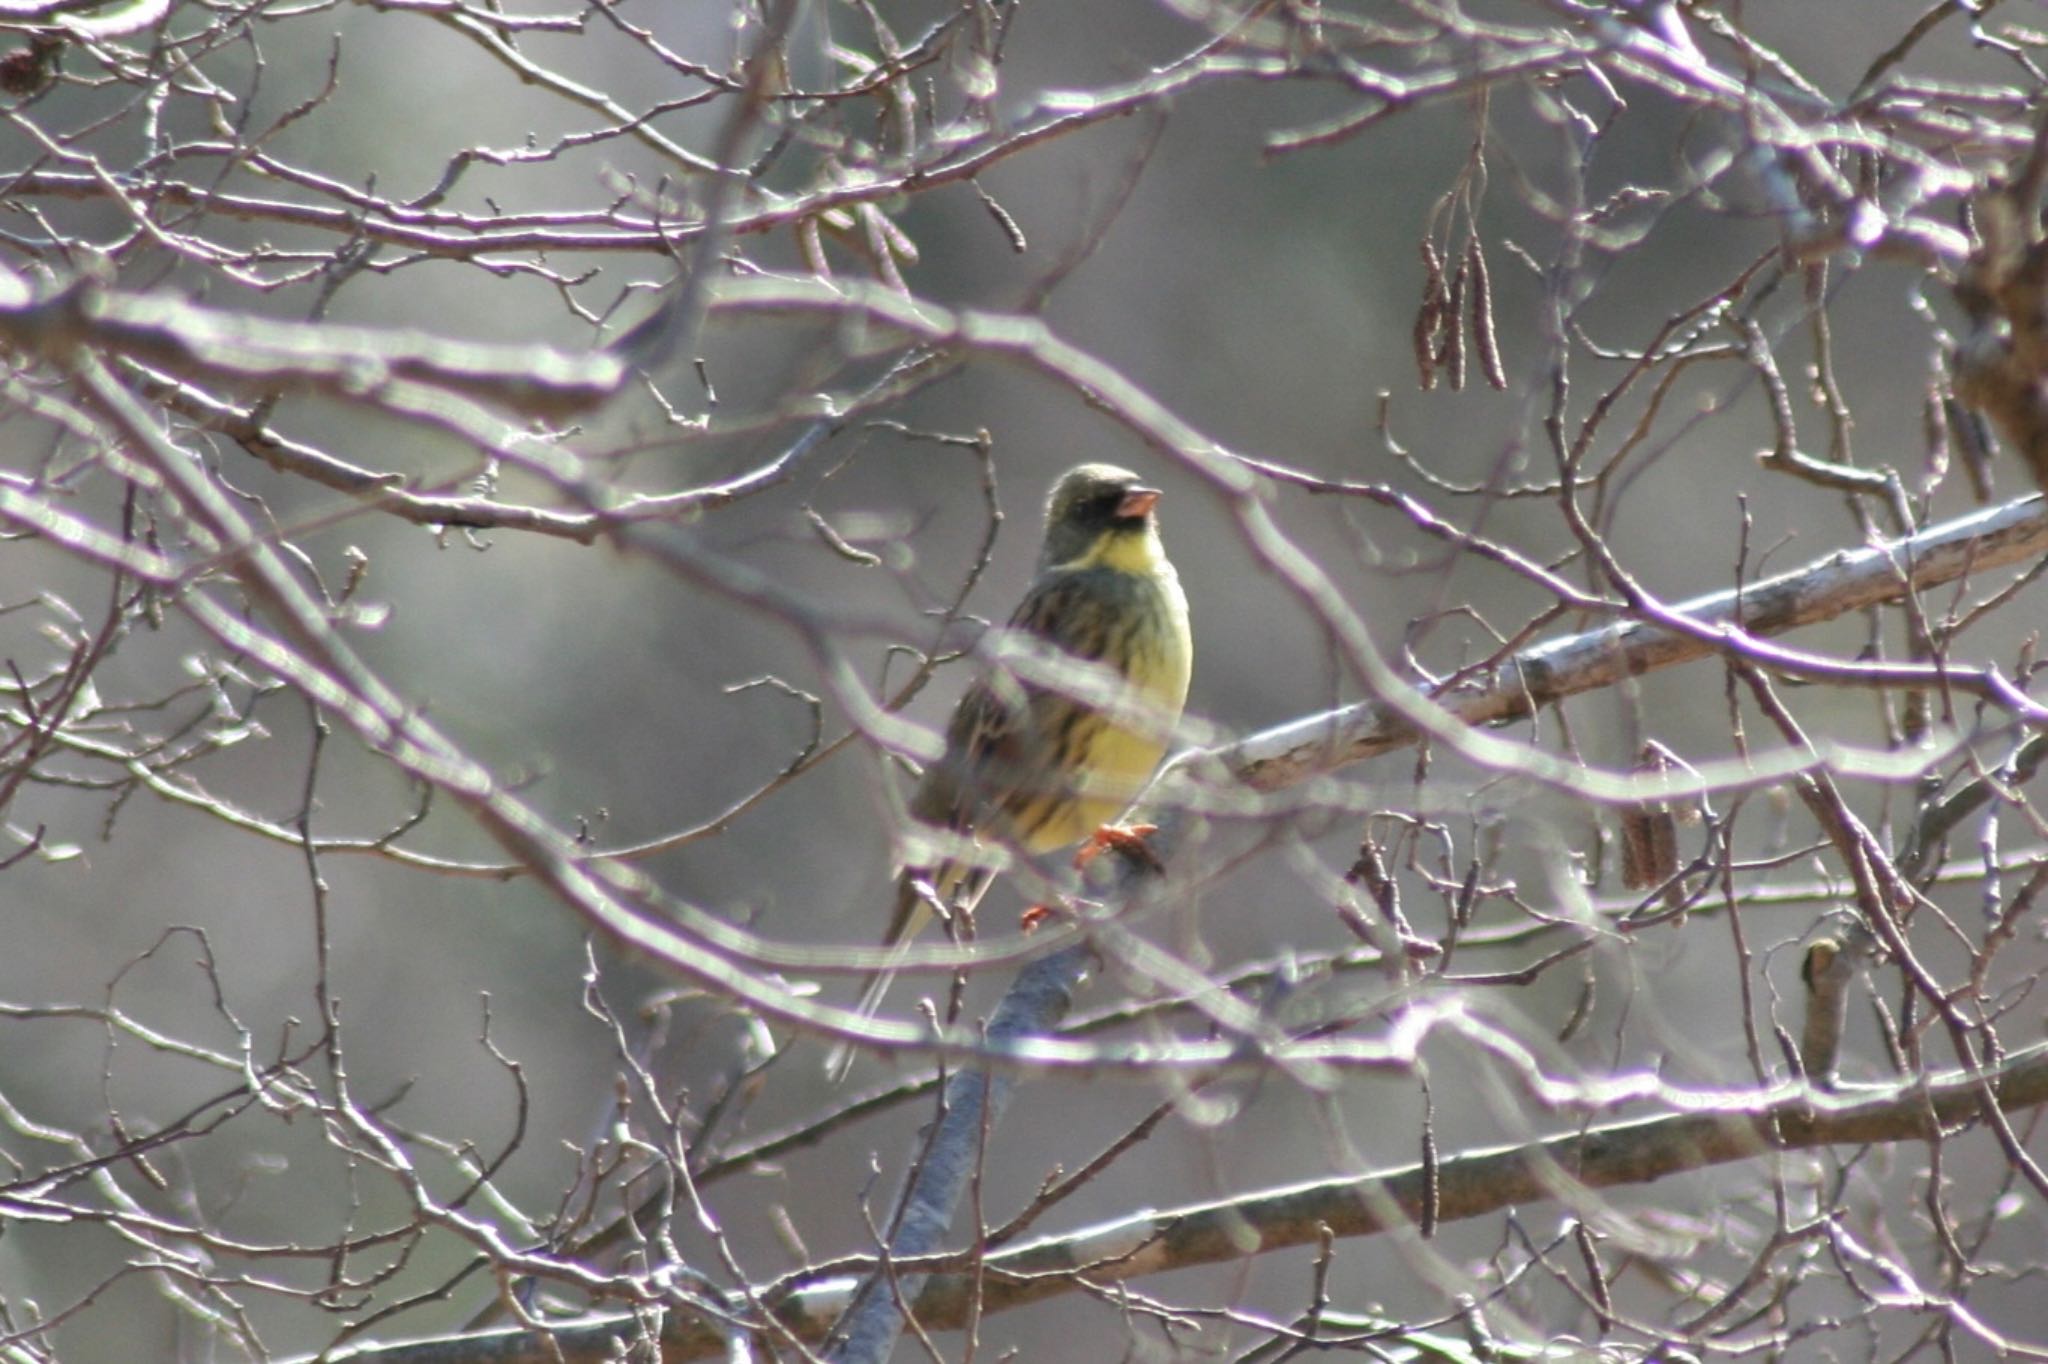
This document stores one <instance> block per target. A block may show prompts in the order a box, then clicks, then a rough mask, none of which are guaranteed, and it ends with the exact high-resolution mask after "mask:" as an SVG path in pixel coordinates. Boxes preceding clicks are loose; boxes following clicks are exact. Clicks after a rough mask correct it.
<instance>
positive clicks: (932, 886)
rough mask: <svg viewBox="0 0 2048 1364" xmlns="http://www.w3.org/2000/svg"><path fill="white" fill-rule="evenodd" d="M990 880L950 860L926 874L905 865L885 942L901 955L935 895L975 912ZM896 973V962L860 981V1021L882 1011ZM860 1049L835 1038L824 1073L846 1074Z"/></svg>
mask: <svg viewBox="0 0 2048 1364" xmlns="http://www.w3.org/2000/svg"><path fill="white" fill-rule="evenodd" d="M926 878H929V879H926ZM989 880H990V877H989V875H988V873H987V872H986V871H985V870H980V869H973V868H963V867H952V866H949V867H947V868H945V869H943V870H941V871H940V872H938V873H937V874H933V873H930V872H926V873H924V874H923V875H922V876H920V875H917V874H914V873H912V872H908V871H906V872H905V873H903V876H902V878H901V879H900V880H899V881H898V882H897V883H896V910H895V912H894V913H893V914H892V915H890V917H889V931H888V932H887V933H884V934H883V935H882V947H883V948H884V949H888V950H893V951H894V953H895V955H896V958H897V959H898V960H900V959H901V958H902V955H903V953H904V952H905V951H907V950H908V949H909V947H910V944H911V943H912V942H913V941H915V940H916V938H917V935H918V934H919V933H922V932H923V931H924V926H925V925H926V924H928V923H930V922H931V921H932V918H933V907H934V902H935V901H937V900H939V899H940V898H941V897H943V898H944V902H945V903H948V904H951V905H952V906H953V907H954V912H955V913H972V912H973V911H974V906H975V903H976V902H977V901H979V900H980V899H981V896H982V894H983V892H985V891H986V890H987V889H988V884H989ZM895 979H896V967H895V965H893V964H892V965H889V966H884V967H883V968H882V969H881V970H879V971H877V972H875V973H874V974H873V975H872V976H869V977H868V978H867V982H866V983H865V984H863V985H862V986H861V991H860V1000H859V1002H857V1003H856V1004H855V1005H854V1012H855V1013H856V1014H858V1015H859V1016H860V1021H861V1022H863V1023H865V1022H867V1021H868V1020H869V1019H871V1018H873V1017H874V1016H875V1015H876V1014H878V1013H879V1012H881V1008H882V996H884V995H886V994H887V993H889V986H890V983H891V982H893V981H894V980H895ZM858 1050H859V1044H858V1043H856V1042H855V1041H853V1040H852V1039H850V1038H849V1039H844V1040H841V1041H839V1042H835V1043H833V1044H832V1050H831V1051H829V1052H827V1053H826V1054H825V1074H826V1076H827V1077H828V1078H829V1079H830V1080H831V1082H832V1083H833V1084H835V1085H836V1084H838V1083H840V1082H841V1081H842V1080H844V1079H845V1078H846V1072H847V1071H848V1070H850V1069H851V1068H852V1066H853V1058H854V1054H855V1053H856V1052H857V1051H858Z"/></svg>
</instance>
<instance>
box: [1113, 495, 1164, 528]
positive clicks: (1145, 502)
mask: <svg viewBox="0 0 2048 1364" xmlns="http://www.w3.org/2000/svg"><path fill="white" fill-rule="evenodd" d="M1159 498H1160V492H1159V489H1157V488H1132V489H1131V490H1129V491H1128V492H1126V493H1125V494H1124V500H1123V501H1121V502H1119V503H1117V504H1116V519H1117V520H1119V521H1136V520H1138V519H1139V518H1141V517H1145V516H1150V515H1151V514H1152V508H1153V507H1155V506H1157V505H1158V503H1159Z"/></svg>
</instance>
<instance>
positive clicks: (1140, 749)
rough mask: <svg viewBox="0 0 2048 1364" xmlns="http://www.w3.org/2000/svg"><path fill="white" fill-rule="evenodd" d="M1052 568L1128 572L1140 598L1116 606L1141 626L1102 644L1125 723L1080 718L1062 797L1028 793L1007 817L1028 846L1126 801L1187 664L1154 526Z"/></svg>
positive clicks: (1042, 847)
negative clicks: (1119, 678)
mask: <svg viewBox="0 0 2048 1364" xmlns="http://www.w3.org/2000/svg"><path fill="white" fill-rule="evenodd" d="M1061 567H1062V568H1064V569H1068V570H1076V571H1081V570H1088V569H1098V570H1099V569H1109V570H1112V571H1113V572H1115V573H1118V574H1126V575H1129V580H1128V582H1126V583H1124V584H1122V590H1123V591H1127V592H1129V593H1131V594H1133V595H1134V596H1136V597H1138V598H1140V601H1141V602H1142V605H1141V604H1140V602H1132V601H1127V602H1126V603H1125V605H1124V610H1123V611H1122V612H1120V613H1119V614H1120V615H1123V616H1125V617H1126V618H1128V619H1130V620H1132V621H1143V622H1145V628H1142V629H1137V630H1135V632H1134V634H1133V637H1132V638H1131V639H1129V641H1128V643H1127V645H1126V648H1125V649H1124V650H1121V651H1118V650H1110V651H1107V652H1108V656H1110V657H1116V658H1118V662H1119V664H1120V665H1121V668H1122V671H1123V673H1124V677H1125V679H1126V683H1127V685H1126V687H1125V688H1123V689H1122V691H1123V695H1122V697H1121V704H1119V705H1118V706H1116V707H1114V708H1112V709H1113V710H1114V711H1116V712H1121V713H1123V714H1124V715H1125V716H1126V717H1128V718H1130V720H1131V722H1129V723H1120V722H1118V721H1116V720H1112V719H1111V718H1110V717H1109V716H1107V715H1104V714H1101V713H1096V714H1092V715H1089V716H1088V717H1086V718H1085V719H1083V720H1082V721H1081V722H1080V725H1079V732H1078V733H1077V734H1076V735H1075V736H1074V739H1073V743H1072V748H1071V751H1070V755H1069V756H1070V761H1071V767H1070V768H1069V774H1070V779H1069V786H1068V789H1067V790H1066V791H1064V792H1063V793H1062V795H1063V796H1064V797H1065V798H1064V799H1055V800H1050V801H1047V800H1042V799H1039V798H1033V799H1031V800H1030V801H1029V805H1030V806H1031V807H1033V808H1029V809H1028V810H1024V811H1019V812H1018V814H1019V815H1020V816H1021V818H1018V819H1016V820H1015V821H1014V823H1013V827H1014V828H1015V831H1016V833H1017V834H1018V835H1019V836H1020V837H1021V841H1022V842H1023V844H1024V846H1025V848H1026V850H1027V851H1030V852H1045V851H1048V850H1050V849H1053V848H1062V847H1066V846H1068V845H1069V844H1073V843H1078V842H1080V841H1081V840H1082V839H1084V838H1087V837H1089V836H1090V835H1092V834H1093V833H1094V832H1095V831H1096V830H1097V829H1099V828H1101V827H1102V826H1103V825H1105V824H1108V823H1111V822H1113V821H1115V820H1116V819H1117V818H1118V816H1120V815H1122V814H1123V813H1124V811H1125V810H1126V809H1128V808H1129V806H1130V803H1131V801H1132V800H1133V799H1135V798H1136V797H1137V795H1138V793H1139V792H1140V791H1142V790H1144V789H1145V785H1146V783H1147V782H1149V781H1150V780H1151V779H1152V773H1153V771H1154V770H1155V769H1156V768H1157V767H1158V766H1159V760H1160V759H1161V758H1162V757H1164V756H1165V754H1166V749H1167V747H1168V745H1169V744H1170V743H1171V741H1172V737H1173V731H1174V727H1175V726H1176V725H1177V724H1178V723H1179V722H1180V714H1181V708H1182V707H1183V706H1184V705H1185V704H1186V703H1187V696H1188V682H1189V680H1190V674H1191V672H1192V669H1193V662H1194V649H1193V643H1192V637H1191V634H1190V631H1189V626H1188V604H1187V598H1186V597H1185V596H1184V595H1182V592H1181V587H1180V578H1179V575H1177V574H1176V573H1175V572H1174V569H1173V565H1172V564H1171V563H1169V562H1168V561H1167V559H1166V556H1165V553H1164V551H1163V550H1162V549H1161V547H1160V543H1159V536H1158V533H1157V532H1156V531H1153V530H1151V529H1149V528H1148V529H1147V530H1146V531H1144V532H1142V533H1130V534H1124V535H1107V536H1104V537H1103V538H1102V539H1101V540H1099V541H1098V542H1097V543H1096V544H1094V545H1093V546H1091V547H1090V549H1089V552H1088V553H1087V554H1085V555H1083V556H1081V557H1080V558H1079V559H1076V560H1074V561H1073V562H1071V563H1069V564H1065V565H1062V566H1061ZM1119 654H1120V655H1121V656H1120V657H1119ZM1041 794H1043V793H1041Z"/></svg>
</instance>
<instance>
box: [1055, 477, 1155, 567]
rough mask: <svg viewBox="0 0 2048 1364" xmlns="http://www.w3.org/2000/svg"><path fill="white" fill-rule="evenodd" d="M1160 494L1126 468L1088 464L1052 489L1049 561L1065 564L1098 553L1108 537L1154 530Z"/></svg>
mask: <svg viewBox="0 0 2048 1364" xmlns="http://www.w3.org/2000/svg"><path fill="white" fill-rule="evenodd" d="M1158 502H1159V490H1158V489H1157V488H1147V487H1145V486H1144V485H1143V484H1141V483H1139V482H1138V476H1137V475H1136V474H1134V473H1132V472H1131V471H1130V470H1128V469H1119V468H1117V467H1116V466H1115V465H1111V464H1084V465H1082V466H1081V467H1080V468H1078V469H1072V470H1069V471H1068V472H1067V474H1066V475H1065V476H1064V477H1062V478H1061V479H1060V481H1059V482H1058V483H1056V484H1054V485H1053V490H1052V498H1051V500H1050V501H1048V502H1047V504H1046V509H1045V562H1046V563H1048V564H1065V563H1073V562H1074V561H1076V560H1078V559H1080V558H1082V557H1084V556H1086V555H1088V554H1089V553H1090V551H1091V550H1093V551H1097V552H1100V551H1101V550H1102V549H1103V548H1104V547H1105V546H1104V541H1105V539H1106V538H1111V537H1113V538H1114V539H1122V538H1124V537H1126V536H1143V535H1146V534H1148V533H1149V532H1150V531H1151V529H1152V524H1153V515H1152V509H1153V507H1154V506H1156V505H1157V504H1158Z"/></svg>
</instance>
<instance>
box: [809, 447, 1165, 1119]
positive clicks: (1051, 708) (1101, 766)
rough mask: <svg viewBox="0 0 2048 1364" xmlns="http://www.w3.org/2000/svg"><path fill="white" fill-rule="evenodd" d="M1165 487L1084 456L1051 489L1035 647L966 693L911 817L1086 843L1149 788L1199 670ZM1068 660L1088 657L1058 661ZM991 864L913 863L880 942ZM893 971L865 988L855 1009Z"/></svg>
mask: <svg viewBox="0 0 2048 1364" xmlns="http://www.w3.org/2000/svg"><path fill="white" fill-rule="evenodd" d="M1159 496H1160V494H1159V490H1158V489H1156V488H1147V487H1144V486H1142V485H1141V484H1140V483H1139V482H1138V476H1137V475H1136V474H1133V473H1131V472H1130V471H1129V470H1126V469H1118V468H1116V467H1114V466H1112V465H1108V464H1083V465H1081V466H1080V467H1079V468H1077V469H1070V470H1068V471H1067V472H1066V474H1064V475H1062V476H1061V478H1060V480H1059V482H1057V483H1055V484H1054V485H1053V489H1052V496H1051V497H1050V498H1049V499H1048V500H1047V502H1046V509H1045V546H1044V548H1043V549H1042V550H1041V551H1040V553H1039V558H1038V572H1037V576H1036V577H1034V578H1033V579H1032V581H1031V587H1030V589H1029V590H1028V591H1027V592H1026V593H1025V594H1024V600H1023V601H1022V602H1021V603H1019V605H1018V607H1017V610H1016V612H1015V614H1013V615H1012V616H1011V617H1010V623H1009V627H1008V629H1009V631H1010V632H1011V634H1012V637H1013V640H1012V642H1015V643H1024V644H1035V645H1036V647H1035V648H1032V649H1028V650H1015V649H1012V650H1008V652H1009V653H1010V654H1011V657H1012V658H1013V659H1018V661H1017V662H1015V663H1014V664H1013V665H1012V666H1011V667H1007V668H1006V667H996V668H992V669H991V670H990V671H989V672H988V673H987V674H986V675H984V676H983V677H982V678H981V679H980V680H978V681H977V682H975V684H974V685H973V686H972V687H970V688H969V689H968V691H967V694H966V695H964V696H962V697H961V698H960V704H959V706H958V707H957V708H956V709H955V710H954V711H953V718H952V721H951V722H950V723H949V724H948V725H947V726H946V751H945V754H944V756H943V757H941V758H940V759H939V760H938V761H937V762H935V763H933V764H932V765H931V766H930V767H928V768H926V769H925V772H924V777H923V779H922V780H920V781H919V782H918V785H917V790H916V792H915V793H914V794H913V795H912V796H911V798H910V813H911V815H912V816H913V817H915V818H916V819H917V820H919V821H921V822H922V823H925V824H929V825H934V826H936V827H938V828H941V829H945V830H949V831H952V832H955V833H965V834H971V835H972V836H973V838H974V839H975V841H976V842H977V843H981V844H993V845H996V846H998V847H1005V848H1010V849H1014V850H1016V851H1019V852H1022V853H1025V854H1027V855H1037V854H1041V853H1047V852H1051V851H1053V850H1054V849H1057V848H1063V847H1066V846H1068V845H1070V844H1074V843H1079V842H1081V841H1082V840H1083V839H1085V838H1088V837H1090V836H1091V835H1093V834H1094V833H1095V832H1096V831H1097V830H1098V829H1101V828H1103V827H1104V826H1105V825H1108V824H1110V822H1111V821H1113V820H1115V819H1116V818H1117V817H1118V816H1119V815H1121V814H1122V813H1123V812H1124V810H1125V809H1126V808H1128V807H1129V805H1130V803H1131V801H1132V799H1133V798H1135V797H1136V796H1137V794H1138V793H1139V792H1140V791H1141V790H1143V789H1144V786H1145V783H1146V782H1147V781H1148V780H1150V779H1151V776H1152V772H1153V769H1154V768H1156V767H1157V766H1158V765H1159V759H1160V757H1161V756H1162V755H1164V753H1165V752H1166V747H1167V744H1168V743H1169V742H1171V740H1172V738H1173V732H1174V727H1175V726H1176V725H1177V724H1178V723H1179V722H1180V713H1181V707H1182V706H1183V705H1184V704H1186V702H1187V696H1188V676H1189V672H1190V670H1191V669H1192V667H1193V664H1194V639H1193V636H1192V635H1191V634H1190V632H1189V629H1188V602H1187V598H1186V597H1185V596H1184V595H1182V593H1181V589H1180V575H1179V574H1177V573H1175V572H1174V569H1173V565H1172V564H1171V563H1169V562H1167V558H1166V549H1165V547H1164V546H1163V545H1162V544H1161V543H1160V539H1159V521H1158V518H1157V517H1156V516H1155V515H1154V511H1153V509H1154V507H1156V506H1157V505H1158V502H1159ZM1054 651H1056V652H1054ZM1003 652H1005V649H1004V648H1003V647H1002V646H1001V643H1000V642H999V646H998V649H997V653H998V654H999V655H1000V654H1001V653H1003ZM1020 654H1022V655H1023V657H1022V658H1019V655H1020ZM1061 655H1065V656H1066V657H1067V658H1068V659H1071V660H1079V662H1080V664H1081V665H1082V666H1068V667H1064V668H1063V667H1062V665H1061V658H1060V656H1061ZM1026 660H1029V661H1030V662H1031V663H1032V664H1033V666H1028V667H1027V665H1026ZM1048 664H1049V665H1050V669H1051V671H1050V674H1049V673H1048ZM1020 674H1028V675H1020ZM1063 674H1065V675H1063ZM991 874H992V873H991V872H990V870H989V868H988V867H987V866H986V865H982V864H979V863H977V862H975V861H972V860H961V861H955V860H942V861H940V862H938V863H937V864H936V865H932V866H910V867H906V868H905V869H904V871H903V874H902V877H901V879H900V880H899V882H898V884H897V889H896V908H895V912H894V913H893V914H891V915H890V917H889V931H888V932H887V933H886V934H885V935H884V936H883V938H882V945H883V946H884V947H895V946H897V945H898V944H901V943H906V942H908V941H909V940H910V939H911V938H913V937H915V936H916V935H917V934H918V933H919V932H920V931H921V930H922V929H923V928H924V926H925V925H926V924H927V923H929V922H930V921H931V918H932V915H933V912H934V901H936V902H937V903H938V904H940V905H945V906H947V907H949V908H953V907H958V908H960V909H963V910H972V909H973V907H974V904H975V902H976V901H977V900H979V899H980V898H981V894H982V892H983V891H985V890H986V889H987V888H988V882H989V879H990V877H991ZM892 974H893V973H891V972H888V971H884V972H881V973H879V974H877V975H876V976H874V977H873V978H872V979H871V980H870V981H869V982H868V984H867V987H866V989H865V990H864V991H863V993H862V995H861V1000H860V1006H859V1008H860V1012H861V1015H862V1016H863V1017H869V1016H872V1015H873V1014H874V1012H875V1009H876V1006H877V1005H879V1004H880V1003H881V999H882V994H883V992H884V991H885V990H887V989H888V987H889V980H890V977H891V975H892ZM851 1059H852V1052H851V1048H849V1047H844V1046H842V1047H840V1048H836V1049H835V1052H834V1055H833V1057H832V1058H831V1059H830V1060H829V1061H828V1063H827V1064H828V1067H829V1068H830V1070H831V1071H832V1073H833V1075H834V1076H835V1078H836V1077H837V1076H839V1075H843V1074H844V1073H845V1069H846V1066H847V1064H849V1063H850V1061H851Z"/></svg>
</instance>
